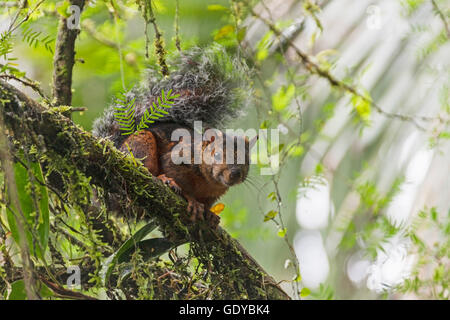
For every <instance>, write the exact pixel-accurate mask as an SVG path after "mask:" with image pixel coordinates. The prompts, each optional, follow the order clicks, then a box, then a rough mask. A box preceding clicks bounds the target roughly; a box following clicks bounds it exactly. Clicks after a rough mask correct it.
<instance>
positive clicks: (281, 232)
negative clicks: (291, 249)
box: [278, 228, 287, 238]
mask: <svg viewBox="0 0 450 320" xmlns="http://www.w3.org/2000/svg"><path fill="white" fill-rule="evenodd" d="M286 232H287V229H286V228H283V229H280V230H278V236H279V237H280V238H284V237H285V236H286Z"/></svg>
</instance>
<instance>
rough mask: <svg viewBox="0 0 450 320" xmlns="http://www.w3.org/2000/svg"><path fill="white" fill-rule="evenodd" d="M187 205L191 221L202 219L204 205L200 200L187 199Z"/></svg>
mask: <svg viewBox="0 0 450 320" xmlns="http://www.w3.org/2000/svg"><path fill="white" fill-rule="evenodd" d="M187 201H188V207H187V211H188V212H189V213H190V215H191V218H190V220H191V221H192V222H195V221H198V220H204V217H203V213H204V212H205V205H204V204H203V203H201V202H198V201H197V200H195V199H194V198H189V199H187Z"/></svg>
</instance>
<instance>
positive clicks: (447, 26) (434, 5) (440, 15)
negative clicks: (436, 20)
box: [431, 0, 450, 39]
mask: <svg viewBox="0 0 450 320" xmlns="http://www.w3.org/2000/svg"><path fill="white" fill-rule="evenodd" d="M431 3H432V4H433V7H434V10H436V12H437V13H438V15H439V17H440V18H441V20H442V23H443V24H444V28H445V31H446V32H447V38H449V39H450V27H449V25H448V21H447V18H446V17H445V15H444V13H443V12H442V10H441V9H440V8H439V6H438V4H437V2H436V0H431Z"/></svg>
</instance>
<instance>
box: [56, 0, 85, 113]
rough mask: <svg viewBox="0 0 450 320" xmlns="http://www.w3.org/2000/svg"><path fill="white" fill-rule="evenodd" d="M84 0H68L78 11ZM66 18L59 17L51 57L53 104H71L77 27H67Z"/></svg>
mask: <svg viewBox="0 0 450 320" xmlns="http://www.w3.org/2000/svg"><path fill="white" fill-rule="evenodd" d="M84 3H85V0H70V4H71V5H74V6H78V8H79V9H80V13H81V11H82V10H83V7H84ZM67 21H68V18H66V17H61V18H60V20H59V25H58V36H57V39H56V45H55V55H54V57H53V99H54V102H55V105H57V106H60V105H64V106H69V105H71V104H72V69H73V65H74V63H75V40H76V38H77V36H78V34H79V33H80V30H79V29H76V28H74V29H69V28H68V26H67Z"/></svg>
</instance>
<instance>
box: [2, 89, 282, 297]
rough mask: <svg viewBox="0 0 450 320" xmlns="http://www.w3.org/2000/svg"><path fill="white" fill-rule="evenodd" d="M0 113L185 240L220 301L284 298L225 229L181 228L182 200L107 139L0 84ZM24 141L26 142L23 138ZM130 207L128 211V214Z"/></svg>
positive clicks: (54, 155) (51, 154) (51, 153)
mask: <svg viewBox="0 0 450 320" xmlns="http://www.w3.org/2000/svg"><path fill="white" fill-rule="evenodd" d="M0 113H2V114H3V115H4V119H5V124H6V126H7V127H8V128H9V129H10V131H11V132H12V133H13V134H14V137H15V139H17V140H19V141H21V142H23V143H26V141H29V137H30V136H31V137H37V136H39V139H38V141H36V142H35V143H36V144H37V146H38V148H40V149H41V150H46V156H47V157H48V158H50V159H52V160H53V159H54V160H55V161H63V162H64V163H65V164H67V165H70V166H74V167H75V168H76V169H77V170H79V171H80V172H82V173H83V174H85V175H86V176H87V177H90V178H91V183H92V184H94V185H96V186H99V187H101V188H103V189H104V191H105V193H108V194H113V193H114V194H115V195H117V196H118V199H119V201H124V203H125V201H126V203H131V207H132V208H136V209H142V208H143V209H144V210H145V214H146V215H147V216H148V217H149V218H153V219H155V221H156V222H157V223H158V225H159V227H160V229H161V231H162V232H163V234H164V235H165V236H166V237H168V238H169V239H170V240H172V241H174V242H177V243H182V242H186V241H189V242H191V243H192V245H193V250H194V253H195V254H196V256H197V258H198V260H199V261H200V262H201V263H203V264H204V265H206V266H208V265H210V266H211V268H210V270H211V272H210V276H211V279H212V280H213V282H214V283H217V285H218V287H219V288H220V290H221V294H222V296H223V298H229V299H239V298H241V299H242V298H246V299H290V297H289V296H288V295H287V294H286V293H285V292H284V291H283V290H282V289H281V288H280V287H279V286H278V284H277V283H276V282H275V280H274V279H273V278H272V277H271V276H269V275H268V274H267V273H266V272H265V271H264V270H263V269H262V267H261V266H260V265H259V264H258V263H257V262H256V261H255V260H254V259H253V258H252V257H251V256H250V255H249V254H248V252H247V251H246V250H245V249H244V248H243V247H242V246H241V245H240V244H239V242H238V241H236V240H234V239H233V238H232V237H231V236H230V235H229V234H228V233H227V232H226V231H224V230H223V229H221V228H219V229H217V230H212V229H210V228H209V227H208V226H207V225H206V224H205V223H198V224H194V225H192V224H191V225H186V224H184V223H183V222H182V221H185V220H187V219H186V218H187V214H186V207H187V203H186V201H185V200H184V199H182V198H180V197H179V196H177V195H175V194H174V193H173V192H172V191H171V190H170V189H169V188H168V187H166V186H164V185H163V184H162V183H161V182H160V181H159V180H158V179H156V178H153V177H152V176H151V175H150V174H149V172H148V171H147V170H146V169H145V168H144V167H143V166H135V165H134V163H133V161H131V159H129V158H128V157H127V156H126V155H125V154H123V153H121V152H119V151H118V150H117V149H116V148H115V147H114V146H113V144H112V142H110V141H108V140H99V139H97V138H95V137H94V136H92V134H90V133H89V132H85V131H83V130H82V129H80V128H79V127H78V126H76V125H75V124H74V123H73V122H72V121H71V120H70V119H68V118H66V117H64V116H62V115H61V114H60V113H59V112H58V109H57V108H47V107H45V106H42V105H40V104H39V103H37V102H35V101H33V100H31V99H30V98H28V97H27V96H26V95H24V94H23V93H22V92H20V91H18V90H17V89H15V88H14V87H12V86H10V85H9V84H7V83H5V82H3V81H0ZM26 137H28V139H26ZM132 208H130V211H131V210H132Z"/></svg>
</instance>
